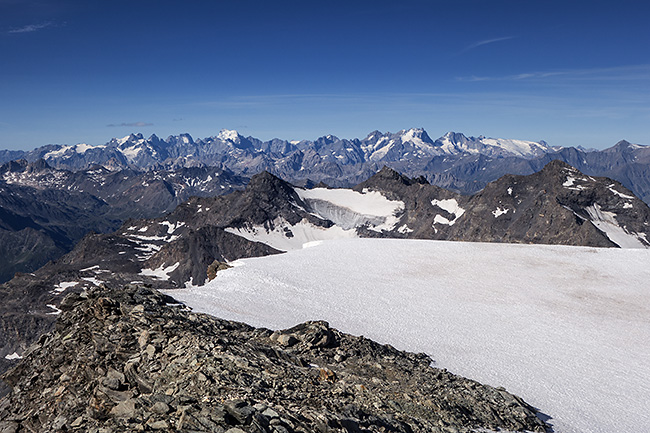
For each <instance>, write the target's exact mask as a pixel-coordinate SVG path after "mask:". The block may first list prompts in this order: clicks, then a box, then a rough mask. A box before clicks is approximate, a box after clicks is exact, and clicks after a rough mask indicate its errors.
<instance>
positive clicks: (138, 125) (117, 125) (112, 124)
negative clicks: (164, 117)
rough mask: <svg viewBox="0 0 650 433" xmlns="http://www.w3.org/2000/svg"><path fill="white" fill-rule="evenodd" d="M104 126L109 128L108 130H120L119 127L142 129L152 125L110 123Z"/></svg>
mask: <svg viewBox="0 0 650 433" xmlns="http://www.w3.org/2000/svg"><path fill="white" fill-rule="evenodd" d="M106 126H107V127H109V128H120V127H131V128H133V127H135V128H142V127H144V126H153V123H146V122H131V123H126V122H124V123H119V124H115V123H110V124H108V125H106Z"/></svg>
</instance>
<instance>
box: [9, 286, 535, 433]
mask: <svg viewBox="0 0 650 433" xmlns="http://www.w3.org/2000/svg"><path fill="white" fill-rule="evenodd" d="M59 308H60V309H61V310H62V311H63V312H62V314H61V315H60V316H59V317H58V320H57V323H56V326H55V329H54V330H53V331H52V332H51V333H49V334H44V335H42V336H41V337H40V339H39V340H38V342H37V343H35V344H34V345H32V346H31V347H30V348H29V349H28V350H27V351H26V352H25V353H24V354H23V359H22V360H21V361H20V362H19V363H18V365H17V366H16V367H15V368H13V369H12V370H10V371H9V372H7V373H6V374H5V375H4V376H3V379H4V380H5V381H6V382H7V383H8V384H9V385H10V386H11V387H12V391H11V392H10V394H8V395H7V396H5V397H4V398H3V399H2V400H0V432H2V433H21V432H36V431H38V432H56V431H87V432H94V433H99V432H102V433H111V432H118V431H182V432H216V433H220V432H226V433H240V432H268V433H271V432H273V433H287V432H289V433H290V432H404V433H406V432H441V433H442V432H471V431H476V429H487V430H492V431H497V430H500V429H501V430H508V431H534V432H544V431H546V425H545V424H544V423H543V422H542V421H541V420H540V419H539V418H538V417H537V416H536V412H535V410H534V409H533V408H532V407H530V406H529V405H527V404H526V403H525V402H524V401H522V400H521V399H520V398H518V397H516V396H514V395H512V394H509V393H508V392H506V391H505V390H504V389H502V388H493V387H490V386H485V385H481V384H479V383H477V382H474V381H471V380H468V379H464V378H461V377H459V376H455V375H453V374H451V373H449V372H448V371H446V370H441V369H437V368H434V367H431V363H432V360H431V359H430V358H429V357H428V356H427V355H425V354H413V353H407V352H402V351H399V350H396V349H395V348H393V347H391V346H389V345H380V344H378V343H375V342H373V341H371V340H368V339H366V338H364V337H354V336H350V335H347V334H343V333H341V332H339V331H337V330H336V329H333V328H330V327H329V325H328V324H327V323H326V322H322V321H317V322H307V323H303V324H300V325H297V326H295V327H293V328H291V329H287V330H284V331H275V332H273V331H270V330H268V329H257V328H253V327H251V326H248V325H245V324H242V323H237V322H230V321H226V320H220V319H217V318H213V317H210V316H207V315H203V314H195V313H193V312H191V311H190V310H189V309H188V308H187V307H185V306H183V305H182V304H178V303H176V301H175V300H174V299H173V298H171V297H169V296H167V295H163V294H161V293H159V292H157V291H155V290H153V289H150V288H147V287H144V286H137V285H128V286H126V287H124V288H120V289H119V290H111V289H108V288H106V287H101V288H99V287H98V288H94V289H91V290H89V291H86V292H83V293H81V294H77V293H71V294H69V295H67V296H66V298H65V299H64V300H63V302H62V303H61V305H60V306H59Z"/></svg>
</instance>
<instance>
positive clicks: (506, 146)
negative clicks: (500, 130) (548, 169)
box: [481, 138, 548, 157]
mask: <svg viewBox="0 0 650 433" xmlns="http://www.w3.org/2000/svg"><path fill="white" fill-rule="evenodd" d="M481 143H483V144H485V145H488V146H494V147H498V148H501V149H503V150H505V151H507V152H510V153H512V154H514V155H518V156H524V157H526V156H534V155H537V154H539V153H542V152H544V153H545V152H548V147H547V146H544V145H542V144H541V143H536V142H534V141H525V140H511V139H506V138H483V139H482V140H481Z"/></svg>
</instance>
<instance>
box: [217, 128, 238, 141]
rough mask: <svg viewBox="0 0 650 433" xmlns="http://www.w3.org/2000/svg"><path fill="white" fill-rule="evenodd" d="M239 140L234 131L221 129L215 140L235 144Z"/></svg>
mask: <svg viewBox="0 0 650 433" xmlns="http://www.w3.org/2000/svg"><path fill="white" fill-rule="evenodd" d="M238 138H239V133H238V132H237V131H235V130H234V129H222V130H221V132H219V135H217V139H219V140H221V141H233V142H236V141H237V139H238Z"/></svg>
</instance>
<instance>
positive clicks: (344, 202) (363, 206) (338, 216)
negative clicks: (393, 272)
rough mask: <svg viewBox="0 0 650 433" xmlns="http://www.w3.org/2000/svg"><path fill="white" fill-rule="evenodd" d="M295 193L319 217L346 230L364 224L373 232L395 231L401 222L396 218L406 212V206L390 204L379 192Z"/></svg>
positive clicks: (347, 190)
mask: <svg viewBox="0 0 650 433" xmlns="http://www.w3.org/2000/svg"><path fill="white" fill-rule="evenodd" d="M295 191H296V193H297V194H298V196H299V197H300V199H301V200H303V201H304V202H306V203H308V204H309V205H310V206H311V207H312V208H313V209H315V211H316V213H317V214H318V215H319V216H321V217H323V218H325V219H329V220H330V221H332V222H333V223H335V224H336V225H337V226H340V227H342V228H343V229H344V230H350V229H353V228H356V227H359V226H361V225H363V224H364V223H368V224H369V227H368V228H369V229H371V230H376V231H382V230H392V229H394V228H395V226H396V225H397V223H398V222H399V218H398V217H397V216H396V215H397V214H398V213H399V212H401V211H402V210H403V209H404V202H401V201H397V200H389V199H387V198H386V197H385V196H384V195H382V194H381V193H380V192H378V191H365V192H363V193H360V192H357V191H354V190H351V189H345V188H337V189H328V188H314V189H302V188H295Z"/></svg>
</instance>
